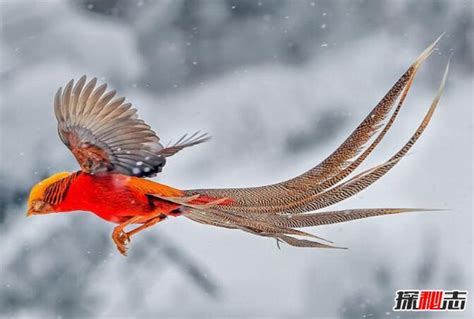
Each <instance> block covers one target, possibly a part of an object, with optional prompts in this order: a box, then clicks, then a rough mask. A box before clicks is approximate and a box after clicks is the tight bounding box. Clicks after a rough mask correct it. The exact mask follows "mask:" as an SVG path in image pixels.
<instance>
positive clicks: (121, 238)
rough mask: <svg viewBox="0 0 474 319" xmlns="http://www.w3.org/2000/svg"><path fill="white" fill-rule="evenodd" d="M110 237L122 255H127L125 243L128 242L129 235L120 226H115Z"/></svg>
mask: <svg viewBox="0 0 474 319" xmlns="http://www.w3.org/2000/svg"><path fill="white" fill-rule="evenodd" d="M112 239H113V241H114V243H115V245H116V246H117V249H118V251H119V252H120V253H121V254H122V255H124V256H127V249H128V247H127V244H128V243H129V242H130V236H129V235H128V234H127V233H126V232H124V231H123V229H122V228H119V227H116V228H115V229H114V231H113V233H112Z"/></svg>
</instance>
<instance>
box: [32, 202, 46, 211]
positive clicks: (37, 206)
mask: <svg viewBox="0 0 474 319" xmlns="http://www.w3.org/2000/svg"><path fill="white" fill-rule="evenodd" d="M43 206H44V203H43V202H42V201H40V200H38V201H36V202H34V203H33V209H34V210H35V211H37V212H39V211H41V209H42V208H43Z"/></svg>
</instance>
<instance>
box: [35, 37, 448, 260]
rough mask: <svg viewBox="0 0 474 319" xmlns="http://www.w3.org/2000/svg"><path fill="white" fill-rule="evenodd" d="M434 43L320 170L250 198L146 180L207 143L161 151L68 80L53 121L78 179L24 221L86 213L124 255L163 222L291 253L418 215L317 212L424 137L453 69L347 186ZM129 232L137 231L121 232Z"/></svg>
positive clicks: (97, 90) (96, 91) (240, 192)
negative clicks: (172, 220)
mask: <svg viewBox="0 0 474 319" xmlns="http://www.w3.org/2000/svg"><path fill="white" fill-rule="evenodd" d="M438 41H439V38H438V39H437V40H436V41H435V42H434V43H433V44H431V45H430V46H429V47H428V48H427V49H426V50H425V51H424V52H423V53H422V54H421V55H420V56H419V57H418V58H417V59H416V61H415V62H414V63H413V64H412V65H411V66H410V67H409V68H408V70H407V71H406V72H405V73H404V74H403V75H402V76H401V77H400V78H399V79H398V81H397V82H396V83H395V84H394V85H393V87H392V88H391V89H390V90H389V91H388V93H387V94H386V95H385V96H384V98H383V99H382V100H381V101H380V102H379V103H378V104H377V105H376V106H375V108H374V109H373V110H372V111H371V112H370V113H369V115H368V116H367V117H366V118H365V119H364V120H363V121H362V123H361V124H360V125H359V126H358V127H357V128H356V129H355V130H354V131H353V132H352V134H351V135H350V136H349V137H348V138H347V139H346V140H345V141H344V142H343V143H342V144H341V146H339V147H338V148H337V149H336V150H335V151H334V152H333V153H332V154H331V155H329V156H328V157H327V158H326V159H325V160H324V161H322V162H321V163H320V164H318V165H316V166H315V167H313V168H311V169H310V170H308V171H307V172H305V173H303V174H301V175H299V176H297V177H295V178H292V179H290V180H287V181H284V182H281V183H277V184H273V185H267V186H260V187H252V188H230V189H192V190H180V189H176V188H172V187H170V186H167V185H163V184H159V183H156V182H154V181H151V180H148V179H145V178H146V177H153V176H155V175H156V174H157V173H159V172H161V170H162V168H163V166H164V165H165V162H166V158H167V157H170V156H172V155H174V154H176V153H177V152H179V151H180V150H182V149H184V148H187V147H190V146H193V145H196V144H200V143H202V142H205V141H207V140H208V139H209V137H208V136H207V135H206V134H198V133H196V134H193V135H191V136H189V137H187V135H185V136H183V137H182V138H181V139H180V140H179V141H178V142H177V143H175V144H174V145H172V146H170V147H163V146H162V145H161V144H160V139H159V137H158V136H157V135H156V134H155V132H154V131H152V130H151V128H150V126H148V125H147V124H145V123H144V122H143V121H142V120H140V119H138V116H137V111H136V110H135V109H134V108H132V105H131V104H130V103H125V98H123V97H115V98H114V96H115V91H107V85H106V84H102V85H100V86H96V84H97V79H96V78H94V79H92V80H90V81H89V82H87V81H86V77H85V76H83V77H82V78H80V79H79V80H78V81H77V82H76V83H75V84H74V81H73V80H71V81H70V82H69V83H68V84H67V85H66V86H65V88H64V90H63V89H62V88H59V90H58V91H57V93H56V96H55V99H54V111H55V115H56V118H57V121H58V133H59V137H60V138H61V140H62V141H63V142H64V144H65V145H66V146H67V147H68V148H69V149H70V150H71V152H72V153H73V155H74V157H75V158H76V159H77V161H78V163H79V165H80V167H81V169H80V171H77V172H74V173H68V172H62V173H57V174H54V175H52V176H51V177H49V178H47V179H45V180H43V181H41V182H39V183H38V184H36V185H35V186H34V187H33V188H32V190H31V193H30V196H29V200H28V212H27V215H28V216H29V215H37V214H47V213H53V212H55V213H62V212H71V211H78V210H80V211H90V212H92V213H94V214H96V215H97V216H99V217H101V218H103V219H105V220H107V221H110V222H113V223H116V224H118V226H116V227H115V228H114V231H113V233H112V238H113V240H114V242H115V244H116V245H117V248H118V250H119V251H120V253H122V254H124V255H125V254H126V251H127V244H128V242H129V241H130V239H131V237H132V236H133V235H134V234H136V233H138V232H140V231H141V230H143V229H145V228H147V227H150V226H152V225H154V224H156V223H158V222H160V221H162V220H164V219H166V218H167V217H168V216H184V217H187V218H189V219H191V220H193V221H196V222H199V223H202V224H206V225H213V226H218V227H225V228H230V229H241V230H244V231H247V232H250V233H252V234H255V235H259V236H266V237H271V238H275V239H276V240H277V242H279V241H282V242H286V243H287V244H289V245H291V246H297V247H320V248H340V247H336V246H333V245H330V244H329V243H323V242H321V241H326V242H328V241H327V240H324V239H322V238H320V237H317V236H315V235H312V234H310V233H307V232H304V231H301V230H298V228H301V227H309V226H317V225H323V224H333V223H341V222H346V221H350V220H355V219H360V218H367V217H372V216H379V215H389V214H397V213H404V212H413V211H421V210H424V209H417V208H368V209H348V210H340V211H324V212H315V211H318V210H320V209H323V208H325V207H329V206H331V205H333V204H335V203H337V202H340V201H342V200H344V199H347V198H349V197H351V196H353V195H355V194H357V193H358V192H360V191H362V190H363V189H365V188H366V187H368V186H370V185H371V184H372V183H374V182H375V181H376V180H378V179H379V178H380V177H382V176H383V175H384V174H385V173H387V172H388V171H389V170H390V169H391V168H392V167H394V166H395V165H396V164H397V163H398V162H399V161H400V160H401V159H402V158H403V157H404V156H405V155H406V154H407V152H408V151H409V149H410V148H411V147H412V146H413V145H414V144H415V142H416V141H417V140H418V138H419V137H420V136H421V134H422V133H423V131H424V130H425V128H426V127H427V125H428V123H429V122H430V119H431V117H432V115H433V112H434V111H435V108H436V106H437V104H438V102H439V99H440V96H441V93H442V91H443V88H444V84H445V82H446V77H447V73H448V68H449V63H448V66H447V67H446V71H445V73H444V76H443V80H442V82H441V85H440V88H439V90H438V93H437V95H436V97H435V98H434V100H433V102H432V104H431V107H430V108H429V110H428V112H427V114H426V116H425V117H424V119H423V121H422V122H421V124H420V125H419V127H418V128H417V130H416V131H415V133H414V134H413V135H412V137H411V138H410V140H409V141H408V142H407V143H406V144H405V145H404V146H403V147H402V148H401V149H400V150H399V151H398V152H397V153H395V154H394V155H393V156H392V157H391V158H390V159H389V160H388V161H386V162H385V163H383V164H381V165H378V166H376V167H373V168H371V169H369V170H365V171H363V172H361V173H359V174H357V175H355V176H352V177H351V175H352V173H353V172H354V170H355V169H356V168H357V167H358V166H359V165H360V164H361V163H362V162H363V161H364V160H365V159H366V158H367V156H368V155H369V154H370V153H371V152H372V151H373V150H374V149H375V147H376V146H377V145H378V144H379V143H380V141H381V140H382V139H383V138H384V136H385V134H386V133H387V131H388V130H389V129H390V127H391V126H392V124H393V122H394V121H395V118H396V117H397V115H398V113H399V111H400V108H401V106H402V104H403V101H404V99H405V97H406V95H407V93H408V91H409V89H410V87H411V84H412V83H413V80H414V78H415V75H416V73H417V71H418V69H419V67H420V65H421V64H422V63H423V62H424V61H425V60H426V58H427V57H428V56H429V55H430V54H431V53H432V51H433V49H434V47H435V45H436V43H437V42H438ZM390 113H391V115H390ZM389 115H390V117H389ZM387 118H388V120H387ZM135 224H136V225H138V226H136V228H135V229H133V230H130V231H128V232H126V231H125V228H126V227H127V226H131V225H135ZM302 237H303V238H304V237H306V238H307V239H302Z"/></svg>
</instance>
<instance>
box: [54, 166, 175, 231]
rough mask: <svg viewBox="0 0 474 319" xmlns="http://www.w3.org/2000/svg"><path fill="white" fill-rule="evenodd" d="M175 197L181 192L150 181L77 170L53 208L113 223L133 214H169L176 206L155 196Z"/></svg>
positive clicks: (124, 219)
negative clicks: (87, 214) (63, 195)
mask: <svg viewBox="0 0 474 319" xmlns="http://www.w3.org/2000/svg"><path fill="white" fill-rule="evenodd" d="M153 194H158V195H160V196H171V197H177V196H182V194H183V192H182V191H180V190H178V189H175V188H172V187H169V186H166V185H162V184H159V183H155V182H153V181H150V180H145V179H142V178H137V177H130V176H126V175H121V174H107V175H90V174H85V173H81V174H79V175H78V176H77V178H76V179H74V180H73V181H72V182H71V185H70V187H69V189H68V193H67V195H66V197H65V199H64V200H63V201H62V202H61V203H60V204H59V205H58V206H57V207H56V209H57V210H58V211H60V212H68V211H75V210H83V211H90V212H93V213H94V214H96V215H97V216H99V217H101V218H103V219H105V220H107V221H110V222H114V223H121V222H123V221H126V220H127V219H129V218H130V217H133V216H146V215H148V214H151V213H153V212H159V213H161V214H164V215H169V214H171V212H172V211H174V210H176V209H178V208H179V205H177V204H173V203H170V202H167V201H164V200H160V199H158V198H153V196H150V195H153Z"/></svg>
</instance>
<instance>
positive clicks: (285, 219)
mask: <svg viewBox="0 0 474 319" xmlns="http://www.w3.org/2000/svg"><path fill="white" fill-rule="evenodd" d="M438 41H439V38H438V39H437V40H436V41H435V42H434V43H433V44H431V45H430V46H429V47H428V48H427V49H426V50H425V51H424V52H423V53H422V54H421V55H420V56H419V57H418V58H417V59H416V61H415V62H414V63H413V64H412V65H411V66H410V67H409V68H408V70H407V71H406V72H405V73H404V74H403V75H402V76H401V78H400V79H399V80H398V81H397V82H396V83H395V85H394V86H393V87H392V88H391V89H390V90H389V92H388V93H387V94H386V95H385V97H384V98H383V99H382V100H381V101H380V103H379V104H378V105H377V106H376V107H375V108H374V109H373V110H372V112H371V113H369V115H368V116H367V117H366V118H365V119H364V121H363V122H362V123H361V124H360V125H359V126H358V127H357V128H356V130H355V131H354V132H353V133H352V134H351V135H350V136H349V137H348V138H347V139H346V141H344V143H342V145H341V146H340V147H339V148H337V150H336V151H334V152H333V153H332V154H331V155H330V156H329V157H328V158H326V159H325V160H324V161H323V162H321V163H320V164H318V165H317V166H315V167H314V168H312V169H310V170H309V171H307V172H305V173H304V174H302V175H299V176H297V177H295V178H293V179H290V180H288V181H285V182H281V183H278V184H273V185H268V186H261V187H252V188H233V189H196V190H187V191H185V196H186V197H187V198H189V199H190V200H189V201H186V200H183V199H168V200H170V201H176V203H178V204H180V205H182V206H183V207H187V208H188V212H187V213H186V214H185V215H184V216H186V217H188V218H190V219H192V220H195V221H197V222H200V223H204V224H210V225H214V226H220V227H226V228H238V229H243V230H246V231H249V232H252V233H255V234H258V235H260V236H267V237H273V238H276V239H277V240H281V241H284V242H286V243H288V244H289V245H292V246H298V247H333V246H330V245H327V244H322V243H316V242H314V241H310V240H306V239H298V238H295V237H293V236H295V235H303V236H310V237H314V235H311V234H308V233H304V232H302V233H299V234H296V233H294V232H293V231H294V230H295V229H294V228H298V227H307V226H315V225H323V224H331V223H338V222H344V221H350V220H354V219H360V218H367V217H372V216H379V215H387V214H397V213H403V212H412V211H420V210H423V209H406V208H397V209H384V208H374V209H359V210H346V211H333V212H321V213H312V214H307V213H308V212H311V211H317V210H319V209H322V208H324V207H328V206H331V205H333V204H335V203H338V202H340V201H342V200H344V199H347V198H349V197H351V196H353V195H355V194H357V193H358V192H360V191H362V190H363V189H365V188H367V187H368V186H370V185H371V184H372V183H374V182H375V181H377V180H378V179H379V178H380V177H382V176H383V175H384V174H385V173H387V172H388V171H389V170H390V169H391V168H392V167H394V166H395V165H396V164H397V163H398V162H399V161H400V160H401V159H402V158H403V157H404V156H405V155H406V154H407V152H408V151H409V150H410V148H411V147H412V146H413V145H414V144H415V142H416V141H417V140H418V138H419V137H420V136H421V135H422V133H423V132H424V130H425V128H426V127H427V125H428V123H429V122H430V120H431V117H432V116H433V113H434V111H435V109H436V107H437V105H438V102H439V99H440V97H441V94H442V92H443V89H444V85H445V83H446V78H447V74H448V69H449V63H448V66H447V67H446V71H445V73H444V76H443V80H442V82H441V85H440V88H439V90H438V93H437V95H436V97H435V98H434V100H433V102H432V104H431V107H430V108H429V110H428V112H427V114H426V116H425V117H424V119H423V121H422V122H421V124H420V125H419V126H418V128H417V130H416V131H415V132H414V134H413V135H412V137H411V138H410V140H409V141H408V142H407V143H406V144H405V145H404V146H403V147H402V148H401V149H400V150H399V151H398V152H397V153H396V154H395V155H393V156H392V157H391V158H390V159H389V160H387V162H385V163H383V164H381V165H378V166H376V167H373V168H371V169H369V170H366V171H363V172H362V173H359V174H357V175H355V176H353V177H352V178H350V175H351V173H352V172H353V171H354V170H355V169H356V168H357V167H358V166H359V165H360V164H361V163H362V162H363V161H364V160H365V159H366V158H367V156H368V155H369V154H370V153H371V152H372V151H373V150H374V148H375V147H376V146H377V145H378V144H379V143H380V141H381V140H382V139H383V137H384V136H385V134H386V133H387V131H388V130H389V129H390V127H391V125H392V124H393V122H394V121H395V118H396V116H397V115H398V113H399V110H400V108H401V106H402V103H403V101H404V99H405V97H406V95H407V93H408V91H409V89H410V87H411V84H412V83H413V80H414V78H415V75H416V73H417V71H418V69H419V67H420V65H421V64H422V63H423V62H424V61H425V60H426V58H427V57H428V56H429V55H430V54H431V53H432V52H433V49H434V47H435V45H436V44H437V42H438ZM395 105H396V107H395ZM391 111H393V112H392V115H391V116H390V118H389V119H388V121H386V123H384V120H386V118H387V117H388V115H389V114H390V112H391ZM377 133H378V134H377ZM376 134H377V135H376ZM371 138H373V139H372V142H370V143H369V141H370V140H371ZM345 178H349V179H347V180H345V181H343V180H344V179H345ZM200 197H202V198H213V199H217V200H216V201H214V203H211V204H209V203H208V204H204V205H195V204H193V203H194V202H195V201H196V200H198V199H199V198H200ZM219 199H220V200H219ZM222 199H228V200H226V201H225V203H222ZM220 201H221V202H220Z"/></svg>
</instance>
